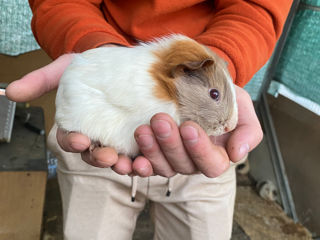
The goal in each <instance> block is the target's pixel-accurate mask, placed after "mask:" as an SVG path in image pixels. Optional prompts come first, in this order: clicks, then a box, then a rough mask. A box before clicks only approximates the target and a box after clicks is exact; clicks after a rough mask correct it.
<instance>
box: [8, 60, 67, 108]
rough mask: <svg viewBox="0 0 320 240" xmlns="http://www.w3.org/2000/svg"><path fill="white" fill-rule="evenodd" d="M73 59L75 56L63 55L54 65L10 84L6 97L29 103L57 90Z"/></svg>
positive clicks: (49, 65) (51, 64)
mask: <svg viewBox="0 0 320 240" xmlns="http://www.w3.org/2000/svg"><path fill="white" fill-rule="evenodd" d="M72 58H73V54H65V55H62V56H60V57H59V58H57V59H56V60H54V61H53V62H52V63H50V64H48V65H46V66H44V67H42V68H39V69H37V70H35V71H33V72H31V73H29V74H27V75H25V76H24V77H22V78H21V79H19V80H16V81H14V82H12V83H10V84H9V85H8V87H7V88H6V96H7V97H8V98H9V99H10V100H12V101H15V102H27V101H31V100H34V99H36V98H38V97H40V96H42V95H44V94H45V93H47V92H50V91H51V90H53V89H55V88H57V87H58V85H59V80H60V77H61V76H62V74H63V72H64V70H65V69H66V68H67V66H68V65H69V64H70V63H71V60H72Z"/></svg>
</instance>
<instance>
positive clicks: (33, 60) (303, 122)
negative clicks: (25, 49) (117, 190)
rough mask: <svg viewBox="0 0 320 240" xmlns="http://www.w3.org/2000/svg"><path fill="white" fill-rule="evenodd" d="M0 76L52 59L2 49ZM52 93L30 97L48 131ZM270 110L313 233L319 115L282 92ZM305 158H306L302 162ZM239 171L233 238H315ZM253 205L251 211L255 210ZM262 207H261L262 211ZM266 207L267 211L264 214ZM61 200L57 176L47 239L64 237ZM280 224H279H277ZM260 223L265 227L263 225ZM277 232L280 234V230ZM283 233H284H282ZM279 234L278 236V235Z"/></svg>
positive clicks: (145, 220)
mask: <svg viewBox="0 0 320 240" xmlns="http://www.w3.org/2000/svg"><path fill="white" fill-rule="evenodd" d="M0 62H1V69H0V77H1V81H5V82H11V81H13V80H15V79H18V78H19V77H21V76H23V75H24V74H26V73H28V72H30V71H32V70H34V69H36V68H39V67H41V66H43V65H46V64H47V63H49V62H50V59H49V58H48V57H47V56H46V54H44V53H43V52H42V51H34V52H30V53H27V54H23V55H20V56H19V57H7V56H3V55H0ZM54 97H55V93H54V92H52V93H50V94H48V95H46V96H45V97H42V98H40V99H38V100H36V101H33V102H31V104H32V105H37V106H42V107H43V108H44V112H45V118H46V131H47V132H48V130H49V129H50V127H51V126H52V124H53V116H54V104H53V103H54ZM271 106H272V109H271V110H272V113H273V115H274V122H275V127H276V130H277V133H278V137H279V142H280V146H281V148H282V151H283V156H284V159H285V164H286V167H287V174H288V178H289V180H290V185H291V187H292V190H293V196H294V198H295V199H294V200H295V203H296V207H297V211H298V213H299V217H300V219H301V223H303V224H304V225H305V226H308V228H309V229H310V230H311V231H312V232H313V233H314V236H316V234H319V232H320V228H319V225H318V224H319V223H320V220H319V218H318V217H319V216H320V214H319V210H320V207H319V206H318V203H319V202H320V196H319V194H320V193H319V187H318V186H317V183H318V182H319V180H320V175H319V174H318V173H319V172H320V161H319V154H320V153H319V150H320V148H319V143H320V140H319V136H320V134H319V129H320V126H319V123H320V122H319V116H315V115H314V114H311V113H310V112H308V111H306V110H305V109H302V108H300V107H297V105H296V104H292V103H291V102H290V101H289V102H288V101H287V100H286V99H283V98H280V100H279V101H272V102H271ZM301 163H302V164H301ZM244 179H245V180H243V176H240V180H239V186H238V194H237V203H236V209H235V221H234V222H235V224H234V231H233V238H232V239H239V240H240V239H241V240H246V239H252V240H255V239H257V240H263V239H267V240H270V239H290V240H291V239H311V237H310V233H308V231H306V229H304V228H303V227H302V226H301V225H299V224H294V223H293V222H292V221H291V220H290V219H288V218H287V217H286V216H285V215H284V214H283V211H282V210H281V208H279V207H277V205H276V204H275V203H272V202H268V201H265V200H263V199H261V198H260V197H258V195H257V194H256V192H255V191H254V190H253V189H254V182H252V181H250V180H248V178H247V177H244ZM253 209H254V211H251V210H253ZM262 210H263V211H262ZM266 213H268V214H266ZM61 226H62V217H61V201H60V196H59V189H58V185H57V181H56V179H51V180H48V182H47V192H46V203H45V208H44V218H43V230H44V231H43V239H45V240H61V239H62V237H61V236H62V235H61V234H62V227H61ZM151 226H152V225H151V222H150V218H149V216H148V214H147V210H145V211H143V213H142V214H141V216H140V217H139V220H138V223H137V231H136V233H135V236H134V239H141V240H144V239H151V236H152V227H151ZM279 226H280V227H279ZM262 229H264V230H263V231H262ZM275 232H278V233H279V234H280V235H276V234H275ZM281 234H282V235H281ZM276 236H281V237H280V238H275V237H276Z"/></svg>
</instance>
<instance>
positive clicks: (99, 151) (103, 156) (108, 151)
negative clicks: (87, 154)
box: [91, 147, 118, 168]
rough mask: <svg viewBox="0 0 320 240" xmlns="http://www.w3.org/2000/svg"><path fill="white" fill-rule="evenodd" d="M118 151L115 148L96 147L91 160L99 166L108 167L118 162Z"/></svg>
mask: <svg viewBox="0 0 320 240" xmlns="http://www.w3.org/2000/svg"><path fill="white" fill-rule="evenodd" d="M117 161H118V153H117V152H116V150H115V149H114V148H109V147H102V148H95V149H94V150H93V151H92V153H91V162H95V164H96V165H98V166H99V167H103V168H107V167H111V166H113V165H114V164H116V163H117Z"/></svg>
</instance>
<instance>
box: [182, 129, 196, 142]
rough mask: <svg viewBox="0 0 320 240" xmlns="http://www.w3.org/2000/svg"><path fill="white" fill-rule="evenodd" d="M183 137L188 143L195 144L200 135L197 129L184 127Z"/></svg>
mask: <svg viewBox="0 0 320 240" xmlns="http://www.w3.org/2000/svg"><path fill="white" fill-rule="evenodd" d="M180 133H181V137H182V138H183V140H184V141H185V142H186V143H190V144H195V143H197V142H198V139H199V134H198V131H197V129H195V128H194V127H191V126H185V127H182V128H181V130H180Z"/></svg>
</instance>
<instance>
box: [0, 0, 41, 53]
mask: <svg viewBox="0 0 320 240" xmlns="http://www.w3.org/2000/svg"><path fill="white" fill-rule="evenodd" d="M31 17H32V13H31V10H30V7H29V4H28V1H27V0H0V53H3V54H8V55H18V54H21V53H25V52H29V51H32V50H35V49H39V48H40V47H39V45H38V44H37V43H36V41H35V39H34V37H33V34H32V32H31V28H30V21H31Z"/></svg>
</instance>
